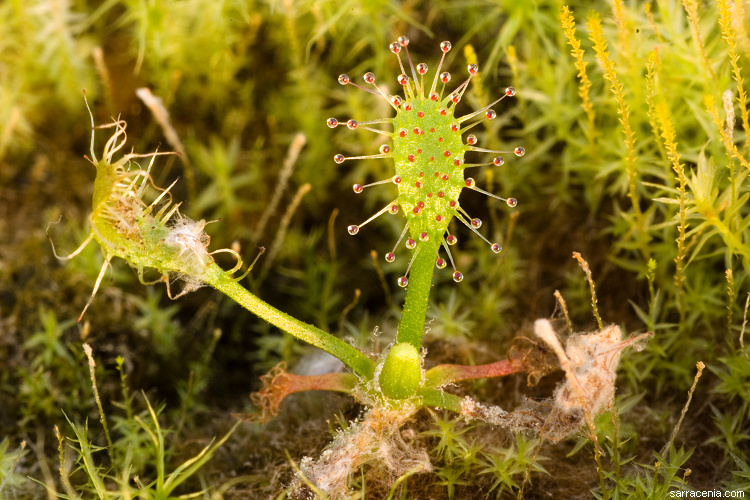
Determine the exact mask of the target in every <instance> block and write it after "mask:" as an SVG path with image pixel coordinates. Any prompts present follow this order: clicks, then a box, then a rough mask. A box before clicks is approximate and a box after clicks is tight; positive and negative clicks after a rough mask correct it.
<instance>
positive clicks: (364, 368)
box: [201, 263, 375, 379]
mask: <svg viewBox="0 0 750 500" xmlns="http://www.w3.org/2000/svg"><path fill="white" fill-rule="evenodd" d="M201 279H202V280H203V281H204V282H206V283H207V284H209V285H211V286H212V287H214V288H216V289H217V290H219V291H220V292H222V293H223V294H225V295H226V296H228V297H230V298H231V299H232V300H234V301H235V302H237V303H238V304H239V305H241V306H242V307H244V308H245V309H247V310H248V311H250V312H251V313H253V314H255V315H256V316H258V317H260V318H262V319H264V320H265V321H267V322H269V323H271V324H272V325H274V326H276V327H278V328H280V329H281V330H284V331H285V332H287V333H288V334H290V335H292V336H293V337H296V338H298V339H299V340H302V341H304V342H307V343H308V344H310V345H313V346H315V347H318V348H320V349H323V350H324V351H325V352H327V353H329V354H331V355H332V356H335V357H337V358H338V359H340V360H341V361H342V362H343V363H344V364H345V365H346V366H348V367H349V368H351V369H352V371H353V372H354V373H355V374H356V375H358V376H360V377H363V378H367V379H371V378H372V377H373V373H374V371H375V366H374V364H373V362H372V361H370V360H369V359H368V358H367V357H366V356H365V355H364V354H362V353H361V352H359V351H358V350H357V349H355V348H354V347H352V346H351V345H349V344H347V343H346V342H344V341H343V340H341V339H338V338H336V337H334V336H333V335H331V334H329V333H326V332H324V331H323V330H320V329H318V328H316V327H314V326H312V325H308V324H307V323H303V322H302V321H299V320H298V319H295V318H293V317H291V316H289V315H288V314H285V313H283V312H281V311H279V310H278V309H276V308H275V307H273V306H271V305H269V304H267V303H265V302H263V301H262V300H260V299H259V298H258V297H256V296H255V295H253V294H252V293H250V292H249V291H247V290H246V289H245V288H243V287H242V286H241V285H240V284H239V283H237V281H235V280H234V279H232V278H231V277H230V276H229V275H228V274H227V273H226V272H225V271H224V270H223V269H221V267H219V266H218V265H217V264H214V263H212V264H209V265H208V266H207V267H206V271H205V273H204V274H203V276H202V277H201Z"/></svg>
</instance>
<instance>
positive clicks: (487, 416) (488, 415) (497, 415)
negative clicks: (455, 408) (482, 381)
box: [461, 397, 508, 427]
mask: <svg viewBox="0 0 750 500" xmlns="http://www.w3.org/2000/svg"><path fill="white" fill-rule="evenodd" d="M461 415H465V416H467V417H470V418H478V419H480V420H484V421H485V422H488V423H490V424H494V425H501V426H503V427H507V426H508V412H507V411H505V410H503V409H502V408H500V407H499V406H492V405H486V404H482V403H479V402H477V401H474V400H473V399H471V398H469V397H465V398H464V399H462V400H461Z"/></svg>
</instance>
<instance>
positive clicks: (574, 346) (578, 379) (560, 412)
mask: <svg viewBox="0 0 750 500" xmlns="http://www.w3.org/2000/svg"><path fill="white" fill-rule="evenodd" d="M534 333H535V334H536V335H537V336H538V337H539V338H540V339H542V340H544V342H546V343H547V344H548V345H549V346H550V348H552V350H553V351H554V353H555V354H556V355H557V357H558V359H559V360H560V366H561V367H562V368H563V370H565V375H566V381H565V382H564V383H563V384H561V385H560V386H559V387H558V388H557V389H556V390H555V396H554V401H553V409H552V412H551V413H550V416H549V417H548V419H547V421H546V423H545V425H544V435H545V436H546V437H548V438H550V439H562V438H563V437H565V436H567V435H568V434H570V433H572V432H575V431H576V430H578V429H579V428H580V426H581V425H583V423H584V421H585V420H586V418H592V417H593V416H595V415H597V414H598V413H600V412H601V411H602V410H604V409H605V408H606V407H607V406H608V405H609V404H610V402H611V401H612V399H613V397H614V391H615V378H616V371H617V365H618V364H619V362H620V353H621V352H622V350H623V349H624V348H625V347H627V346H629V345H632V344H633V343H634V342H635V341H637V340H640V339H641V338H643V337H644V336H650V335H651V334H645V335H642V336H640V337H637V338H635V339H630V340H626V341H623V340H622V332H621V331H620V328H619V327H618V326H617V325H610V326H608V327H606V328H604V329H603V330H601V331H599V332H596V333H590V334H578V335H574V336H572V337H570V338H569V339H568V342H567V346H566V348H565V351H563V350H562V346H561V344H560V341H559V340H558V338H557V335H556V334H555V332H554V330H553V329H552V325H551V324H550V322H549V321H547V320H546V319H539V320H537V321H536V322H535V323H534Z"/></svg>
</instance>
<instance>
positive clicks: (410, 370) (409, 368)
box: [379, 343, 422, 399]
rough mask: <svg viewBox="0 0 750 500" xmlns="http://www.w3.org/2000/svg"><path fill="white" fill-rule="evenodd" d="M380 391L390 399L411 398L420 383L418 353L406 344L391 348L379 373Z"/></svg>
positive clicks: (420, 370) (420, 372) (420, 369)
mask: <svg viewBox="0 0 750 500" xmlns="http://www.w3.org/2000/svg"><path fill="white" fill-rule="evenodd" d="M379 381H380V390H381V391H382V392H383V395H385V396H386V397H388V398H390V399H406V398H410V397H412V396H413V395H414V394H415V393H416V392H417V389H418V388H419V384H420V383H421V381H422V366H421V364H420V360H419V351H417V349H416V348H415V347H414V346H413V345H411V344H408V343H399V344H395V345H394V346H393V347H391V350H390V352H388V356H387V357H386V359H385V362H384V363H383V369H382V371H381V372H380V377H379Z"/></svg>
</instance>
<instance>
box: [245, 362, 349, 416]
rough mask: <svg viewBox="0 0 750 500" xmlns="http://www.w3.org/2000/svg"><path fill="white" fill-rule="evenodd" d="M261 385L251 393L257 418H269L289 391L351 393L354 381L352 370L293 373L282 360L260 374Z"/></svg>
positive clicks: (275, 412)
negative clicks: (313, 373)
mask: <svg viewBox="0 0 750 500" xmlns="http://www.w3.org/2000/svg"><path fill="white" fill-rule="evenodd" d="M260 379H261V381H263V388H262V389H261V390H260V391H258V392H255V393H253V394H251V395H250V399H251V400H252V402H253V404H254V405H255V406H257V407H258V408H259V409H260V420H261V421H262V422H266V421H268V420H269V419H270V418H271V417H273V416H275V415H276V414H277V413H278V411H279V405H281V402H282V401H283V400H284V398H285V397H287V396H288V395H289V394H294V393H295V392H302V391H337V392H346V393H351V392H352V390H353V389H354V386H355V385H356V384H357V377H356V376H355V375H354V374H352V373H326V374H323V375H295V374H293V373H289V372H287V371H286V363H284V362H281V363H279V364H278V365H276V366H274V367H273V368H272V369H271V371H269V372H268V373H266V374H265V375H263V376H262V377H260Z"/></svg>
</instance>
